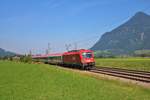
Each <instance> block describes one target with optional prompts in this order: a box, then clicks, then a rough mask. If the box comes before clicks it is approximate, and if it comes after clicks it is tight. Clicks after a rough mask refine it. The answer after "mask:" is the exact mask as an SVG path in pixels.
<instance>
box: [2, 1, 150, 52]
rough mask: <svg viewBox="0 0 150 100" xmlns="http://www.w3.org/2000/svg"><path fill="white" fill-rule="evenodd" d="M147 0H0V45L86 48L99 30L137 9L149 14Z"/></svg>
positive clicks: (108, 28)
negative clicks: (67, 45) (68, 45)
mask: <svg viewBox="0 0 150 100" xmlns="http://www.w3.org/2000/svg"><path fill="white" fill-rule="evenodd" d="M149 5H150V1H149V0H0V48H4V49H6V50H10V51H13V52H17V53H28V52H29V50H30V49H31V50H32V52H33V53H44V52H45V49H46V48H47V44H48V43H50V44H51V52H63V51H65V44H71V47H70V49H73V48H74V44H75V43H77V47H78V48H90V47H91V46H92V45H93V44H94V43H95V42H96V41H97V40H98V39H99V38H100V37H101V35H102V34H103V33H105V32H108V31H111V30H112V29H114V28H115V27H117V26H119V25H120V24H122V23H124V22H125V21H127V20H128V19H129V18H130V17H131V16H133V15H134V14H135V13H136V12H138V11H144V12H146V13H147V14H150V6H149Z"/></svg>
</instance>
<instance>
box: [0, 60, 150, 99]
mask: <svg viewBox="0 0 150 100" xmlns="http://www.w3.org/2000/svg"><path fill="white" fill-rule="evenodd" d="M149 94H150V90H149V89H144V88H142V87H139V86H133V85H129V84H125V83H121V82H119V81H110V80H106V79H96V78H94V77H92V76H86V75H83V74H81V73H80V74H79V73H77V72H72V71H67V70H65V69H62V68H58V67H57V66H52V65H44V64H24V63H20V62H9V61H0V100H149V98H150V95H149Z"/></svg>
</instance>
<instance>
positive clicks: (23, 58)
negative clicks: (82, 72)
mask: <svg viewBox="0 0 150 100" xmlns="http://www.w3.org/2000/svg"><path fill="white" fill-rule="evenodd" d="M0 60H9V61H17V62H18V61H20V62H24V63H32V57H31V55H19V56H4V57H0Z"/></svg>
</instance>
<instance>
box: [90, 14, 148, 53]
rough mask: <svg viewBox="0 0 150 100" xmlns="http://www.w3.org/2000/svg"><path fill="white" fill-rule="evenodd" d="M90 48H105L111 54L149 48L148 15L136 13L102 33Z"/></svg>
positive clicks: (96, 49) (95, 49)
mask: <svg viewBox="0 0 150 100" xmlns="http://www.w3.org/2000/svg"><path fill="white" fill-rule="evenodd" d="M91 49H92V50H94V51H98V50H107V51H111V52H112V53H113V54H130V53H133V52H134V51H135V50H149V49H150V15H147V14H145V13H143V12H138V13H136V14H135V15H134V16H133V17H132V18H131V19H129V20H128V21H127V22H126V23H124V24H122V25H120V26H119V27H117V28H115V29H114V30H112V31H111V32H106V33H105V34H103V35H102V37H101V38H100V40H99V41H98V42H97V43H96V44H95V45H94V46H93V47H92V48H91Z"/></svg>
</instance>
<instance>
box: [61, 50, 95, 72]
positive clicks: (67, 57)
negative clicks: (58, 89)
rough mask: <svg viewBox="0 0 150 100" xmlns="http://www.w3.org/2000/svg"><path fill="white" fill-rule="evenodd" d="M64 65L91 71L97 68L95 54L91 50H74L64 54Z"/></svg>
mask: <svg viewBox="0 0 150 100" xmlns="http://www.w3.org/2000/svg"><path fill="white" fill-rule="evenodd" d="M63 64H65V65H70V66H78V67H80V68H82V69H89V68H90V67H93V66H95V61H94V54H93V51H91V50H85V49H81V50H72V51H69V52H65V53H64V54H63Z"/></svg>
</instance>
